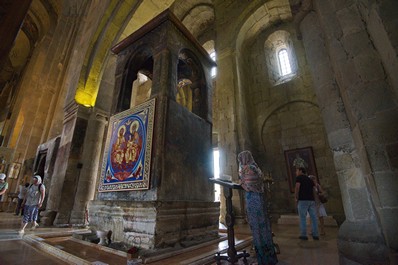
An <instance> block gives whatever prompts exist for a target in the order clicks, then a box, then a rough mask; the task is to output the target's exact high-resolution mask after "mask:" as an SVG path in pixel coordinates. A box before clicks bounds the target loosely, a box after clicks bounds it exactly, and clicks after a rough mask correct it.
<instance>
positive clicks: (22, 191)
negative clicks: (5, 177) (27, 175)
mask: <svg viewBox="0 0 398 265" xmlns="http://www.w3.org/2000/svg"><path fill="white" fill-rule="evenodd" d="M28 187H29V183H25V185H22V181H21V184H20V185H19V193H18V204H17V208H16V209H15V215H19V213H21V215H23V207H22V202H23V199H25V196H26V193H27V192H28Z"/></svg>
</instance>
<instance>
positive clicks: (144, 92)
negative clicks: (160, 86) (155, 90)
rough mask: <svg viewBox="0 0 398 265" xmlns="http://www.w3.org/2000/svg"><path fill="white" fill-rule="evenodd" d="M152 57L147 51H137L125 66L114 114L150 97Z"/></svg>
mask: <svg viewBox="0 0 398 265" xmlns="http://www.w3.org/2000/svg"><path fill="white" fill-rule="evenodd" d="M153 64H154V63H153V57H152V52H151V51H150V50H149V49H138V51H137V52H136V53H135V54H134V55H133V56H132V57H131V58H130V60H129V61H128V62H127V64H126V66H125V71H124V74H123V81H122V87H121V89H120V91H119V96H118V100H117V107H116V112H121V111H124V110H127V109H130V108H133V107H135V106H137V105H139V104H141V103H143V102H145V101H147V100H148V99H149V98H150V96H151V91H152V77H153Z"/></svg>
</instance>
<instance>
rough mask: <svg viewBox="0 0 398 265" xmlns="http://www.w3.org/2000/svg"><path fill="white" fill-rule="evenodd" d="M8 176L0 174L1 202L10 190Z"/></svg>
mask: <svg viewBox="0 0 398 265" xmlns="http://www.w3.org/2000/svg"><path fill="white" fill-rule="evenodd" d="M6 177H7V176H6V174H4V173H0V202H1V198H2V197H3V194H4V193H6V191H7V189H8V183H7V182H6Z"/></svg>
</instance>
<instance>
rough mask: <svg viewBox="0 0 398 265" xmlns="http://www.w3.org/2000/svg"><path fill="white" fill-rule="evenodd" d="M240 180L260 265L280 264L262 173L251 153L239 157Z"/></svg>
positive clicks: (247, 152) (240, 154)
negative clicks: (274, 242) (265, 198)
mask: <svg viewBox="0 0 398 265" xmlns="http://www.w3.org/2000/svg"><path fill="white" fill-rule="evenodd" d="M238 162H239V179H240V183H241V186H242V188H243V189H244V190H245V191H246V192H245V194H246V212H247V221H248V222H249V225H250V229H251V231H252V234H253V244H254V247H255V250H256V255H257V262H258V265H274V264H276V263H278V258H277V256H276V252H275V246H274V244H273V242H272V231H271V224H270V220H269V218H268V216H267V206H266V203H265V200H264V185H263V182H262V180H261V176H262V172H261V169H260V168H259V167H258V166H257V164H256V162H255V161H254V159H253V156H252V154H251V152H250V151H243V152H241V153H239V155H238Z"/></svg>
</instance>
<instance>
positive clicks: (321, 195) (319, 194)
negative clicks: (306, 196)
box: [318, 193, 328, 203]
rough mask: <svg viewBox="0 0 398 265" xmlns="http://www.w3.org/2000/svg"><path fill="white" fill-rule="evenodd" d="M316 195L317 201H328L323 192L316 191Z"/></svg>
mask: <svg viewBox="0 0 398 265" xmlns="http://www.w3.org/2000/svg"><path fill="white" fill-rule="evenodd" d="M318 197H319V201H320V202H321V203H327V202H328V198H327V197H326V196H325V195H324V194H322V193H318Z"/></svg>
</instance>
